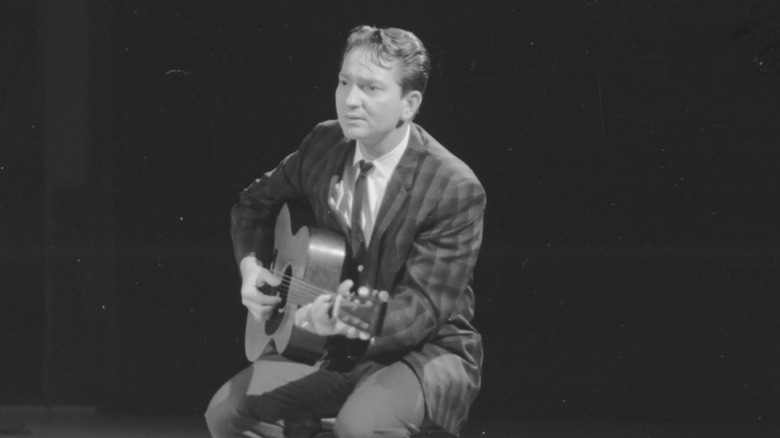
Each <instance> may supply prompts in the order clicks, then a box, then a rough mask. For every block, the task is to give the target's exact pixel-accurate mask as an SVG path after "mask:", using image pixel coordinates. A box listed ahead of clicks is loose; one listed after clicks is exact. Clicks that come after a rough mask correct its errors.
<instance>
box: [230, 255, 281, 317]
mask: <svg viewBox="0 0 780 438" xmlns="http://www.w3.org/2000/svg"><path fill="white" fill-rule="evenodd" d="M240 269H241V279H242V281H241V303H242V304H243V305H244V306H246V308H247V309H249V312H250V313H251V314H252V316H253V317H254V318H255V319H256V320H258V321H266V320H268V318H269V317H270V316H271V313H272V312H273V311H274V309H275V308H276V306H277V305H279V303H280V302H281V301H282V299H281V298H280V297H278V296H276V295H266V294H264V293H263V292H261V291H260V288H261V287H263V286H265V285H266V284H268V285H270V286H278V285H279V284H281V282H282V281H281V279H279V278H277V277H276V276H275V275H274V274H273V273H271V271H269V270H268V269H265V268H264V267H263V263H262V262H260V261H259V260H257V258H256V257H255V256H253V255H248V256H246V257H244V258H243V259H241V264H240Z"/></svg>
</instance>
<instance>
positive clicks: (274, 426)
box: [206, 354, 427, 438]
mask: <svg viewBox="0 0 780 438" xmlns="http://www.w3.org/2000/svg"><path fill="white" fill-rule="evenodd" d="M324 417H336V424H335V432H336V435H337V436H338V437H339V438H352V437H356V438H357V437H359V438H366V437H408V436H409V435H410V434H411V433H414V432H417V431H418V430H419V429H420V427H421V426H424V425H425V426H427V424H424V423H426V415H425V400H424V397H423V392H422V388H421V386H420V382H419V380H418V379H417V376H416V375H415V373H414V372H413V371H412V370H411V368H409V366H407V365H406V364H405V363H403V362H395V363H393V364H390V365H383V364H379V363H376V362H366V363H362V364H359V365H358V366H357V367H356V368H355V369H354V370H352V371H348V372H336V371H331V370H327V369H319V368H316V367H311V366H308V365H304V364H300V363H296V362H292V361H290V360H288V359H286V358H284V357H282V356H280V355H276V354H274V355H267V356H263V357H262V358H260V359H258V360H257V361H256V362H254V363H253V364H252V365H250V366H249V367H247V368H246V369H244V370H243V371H241V372H240V373H238V374H237V375H236V376H235V377H233V378H232V379H230V380H229V381H228V382H227V383H225V384H224V385H223V386H222V387H221V388H220V389H219V391H217V393H216V394H215V395H214V397H213V399H212V400H211V403H210V404H209V407H208V409H207V411H206V422H207V424H208V427H209V430H210V431H211V435H212V436H213V437H214V438H228V437H230V438H235V437H262V438H283V437H288V438H289V437H296V438H297V437H307V436H309V434H311V432H312V431H313V430H315V429H316V428H317V427H318V426H319V421H318V419H319V418H324Z"/></svg>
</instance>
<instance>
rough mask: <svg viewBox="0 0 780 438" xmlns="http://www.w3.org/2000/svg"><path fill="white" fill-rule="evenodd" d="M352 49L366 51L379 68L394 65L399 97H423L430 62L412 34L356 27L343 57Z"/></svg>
mask: <svg viewBox="0 0 780 438" xmlns="http://www.w3.org/2000/svg"><path fill="white" fill-rule="evenodd" d="M356 47H367V48H368V49H369V51H370V53H372V54H373V56H374V57H375V59H374V61H376V62H377V64H379V65H382V66H385V67H391V66H392V64H393V63H394V62H398V66H399V73H400V77H399V81H400V83H399V85H400V86H401V93H402V95H404V96H405V95H406V94H407V93H408V92H410V91H419V92H420V94H425V86H426V85H427V84H428V76H429V75H430V71H431V60H430V57H429V56H428V50H426V49H425V46H423V43H422V41H420V39H419V38H417V36H415V35H414V34H413V33H411V32H409V31H408V30H403V29H398V28H394V27H390V28H384V29H382V28H376V27H373V26H358V27H356V28H354V29H352V32H351V33H350V35H349V38H348V39H347V44H346V46H345V47H344V53H343V55H344V56H345V55H346V54H347V53H349V51H350V50H352V49H354V48H356Z"/></svg>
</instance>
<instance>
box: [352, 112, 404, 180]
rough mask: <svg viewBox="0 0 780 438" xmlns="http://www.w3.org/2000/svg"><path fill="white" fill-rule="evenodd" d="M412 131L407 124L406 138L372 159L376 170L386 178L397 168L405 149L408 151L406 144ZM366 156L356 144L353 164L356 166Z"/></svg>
mask: <svg viewBox="0 0 780 438" xmlns="http://www.w3.org/2000/svg"><path fill="white" fill-rule="evenodd" d="M410 131H411V126H410V124H407V125H406V133H405V134H404V138H402V139H401V141H400V143H398V145H397V146H396V147H394V148H393V149H391V150H390V152H388V153H386V154H384V155H382V156H381V157H379V158H377V159H375V160H373V161H371V160H368V161H371V163H372V164H373V165H374V169H375V170H374V171H375V172H379V173H380V174H381V175H382V176H384V177H385V178H387V177H389V176H390V174H391V173H392V172H393V170H395V166H397V165H398V162H399V161H401V156H403V154H404V151H406V146H407V145H408V144H409V132H410ZM365 159H366V158H365V156H364V155H363V153H362V152H361V151H360V147H359V146H357V145H356V146H355V157H354V159H353V161H352V166H353V167H354V166H356V165H357V163H359V162H360V160H365Z"/></svg>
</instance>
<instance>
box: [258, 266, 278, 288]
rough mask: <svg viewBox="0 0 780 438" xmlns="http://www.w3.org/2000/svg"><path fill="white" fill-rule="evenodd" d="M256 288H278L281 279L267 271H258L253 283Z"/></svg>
mask: <svg viewBox="0 0 780 438" xmlns="http://www.w3.org/2000/svg"><path fill="white" fill-rule="evenodd" d="M255 284H256V285H257V286H262V285H263V284H268V285H271V286H279V285H280V284H282V279H281V278H279V277H277V276H276V275H274V274H273V273H272V272H271V271H269V270H267V269H262V268H261V269H260V271H259V272H258V273H257V281H256V282H255Z"/></svg>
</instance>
